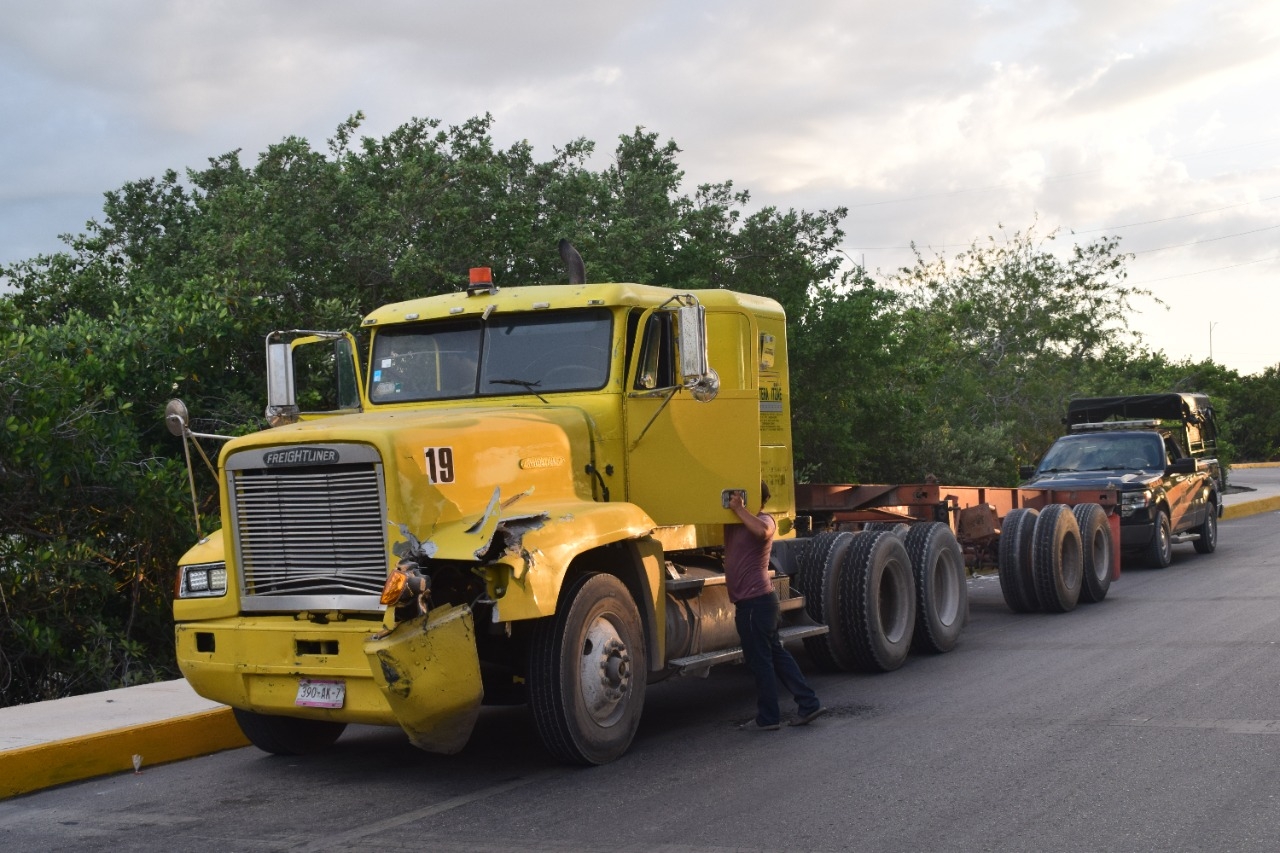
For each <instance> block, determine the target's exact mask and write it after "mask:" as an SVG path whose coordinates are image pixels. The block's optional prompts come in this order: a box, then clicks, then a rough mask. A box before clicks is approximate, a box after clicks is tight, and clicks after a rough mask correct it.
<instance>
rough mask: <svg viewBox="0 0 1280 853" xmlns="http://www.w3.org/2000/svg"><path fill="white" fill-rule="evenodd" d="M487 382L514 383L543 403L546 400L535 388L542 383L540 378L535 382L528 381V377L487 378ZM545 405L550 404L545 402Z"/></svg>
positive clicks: (495, 383)
mask: <svg viewBox="0 0 1280 853" xmlns="http://www.w3.org/2000/svg"><path fill="white" fill-rule="evenodd" d="M488 382H489V384H490V385H516V386H518V387H520V388H523V389H524V390H526V391H528V392H529V393H530V394H532V395H533V396H535V397H537V398H538V399H539V400H541V401H542V402H544V403H546V402H547V400H546V398H545V397H543V396H542V395H541V394H539V393H538V392H537V390H536V389H537V387H538V386H539V385H541V384H542V381H541V380H539V381H537V382H530V381H529V380H528V379H490V380H488ZM547 405H551V404H550V403H547Z"/></svg>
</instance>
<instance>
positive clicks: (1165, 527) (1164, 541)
mask: <svg viewBox="0 0 1280 853" xmlns="http://www.w3.org/2000/svg"><path fill="white" fill-rule="evenodd" d="M1215 529H1216V527H1215ZM1142 558H1143V561H1144V562H1145V563H1146V564H1147V565H1148V566H1150V567H1151V568H1153V569H1166V568H1168V567H1169V564H1170V563H1172V562H1173V539H1172V534H1171V533H1170V532H1169V513H1167V512H1165V511H1164V510H1163V509H1157V510H1156V524H1155V530H1154V531H1152V533H1151V542H1150V543H1149V544H1148V545H1147V549H1146V551H1144V552H1143V554H1142Z"/></svg>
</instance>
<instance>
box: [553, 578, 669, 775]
mask: <svg viewBox="0 0 1280 853" xmlns="http://www.w3.org/2000/svg"><path fill="white" fill-rule="evenodd" d="M645 660H646V658H645V648H644V633H643V631H642V630H641V627H640V614H639V612H638V611H637V609H636V605H635V602H634V601H633V600H632V598H631V594H630V593H629V592H628V591H627V588H626V586H624V585H623V583H622V581H620V580H618V579H617V578H616V577H614V576H613V575H608V574H590V575H585V576H583V577H582V578H579V579H578V580H577V581H576V582H575V583H574V584H573V586H572V587H571V588H570V589H569V590H568V592H567V593H566V594H565V596H564V598H563V600H562V601H561V604H560V609H559V612H557V613H556V615H555V616H548V617H546V618H545V619H541V620H539V622H538V624H537V626H536V627H535V628H534V632H533V639H532V643H531V644H530V660H529V704H530V707H531V708H532V711H533V719H534V723H535V725H536V726H537V729H538V736H539V738H541V740H542V743H543V745H544V746H545V747H546V748H547V751H548V752H550V753H551V754H552V755H553V756H555V757H556V758H557V759H559V760H560V761H564V762H566V763H570V764H605V763H607V762H610V761H613V760H614V759H615V758H618V757H619V756H621V755H622V754H623V753H624V752H626V751H627V747H628V746H630V745H631V739H632V738H633V737H635V733H636V727H637V726H638V725H639V724H640V712H641V710H642V708H643V706H644V692H645V680H646V666H645Z"/></svg>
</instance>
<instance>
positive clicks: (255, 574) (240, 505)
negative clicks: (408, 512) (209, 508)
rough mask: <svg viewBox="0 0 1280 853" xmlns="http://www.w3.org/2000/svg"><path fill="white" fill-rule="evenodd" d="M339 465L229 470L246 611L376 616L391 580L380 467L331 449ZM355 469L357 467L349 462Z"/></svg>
mask: <svg viewBox="0 0 1280 853" xmlns="http://www.w3.org/2000/svg"><path fill="white" fill-rule="evenodd" d="M325 447H326V449H336V450H337V451H338V452H339V453H340V454H341V459H342V461H341V462H340V463H339V464H325V465H308V466H298V467H273V468H267V467H250V466H251V465H256V466H261V460H262V458H263V456H264V454H263V452H262V451H243V452H241V453H238V454H236V455H235V456H233V457H232V458H231V459H229V460H228V462H227V473H228V477H229V482H228V491H229V494H230V497H231V513H232V518H233V522H234V532H235V548H236V557H237V564H238V565H239V567H240V578H241V591H242V593H243V597H242V599H241V601H242V606H243V608H244V609H245V610H351V609H358V610H378V609H380V608H381V605H380V604H379V602H378V597H379V595H380V594H381V592H382V585H383V583H384V581H385V580H386V576H387V560H388V557H387V544H386V530H387V526H386V522H385V521H384V519H385V516H386V513H385V509H384V501H383V483H382V466H381V465H380V464H379V463H378V462H377V461H371V460H376V459H377V456H376V454H375V453H374V452H373V451H372V450H371V449H369V448H366V447H362V446H358V445H353V446H349V447H348V446H343V445H326V446H325ZM348 460H351V461H350V462H348Z"/></svg>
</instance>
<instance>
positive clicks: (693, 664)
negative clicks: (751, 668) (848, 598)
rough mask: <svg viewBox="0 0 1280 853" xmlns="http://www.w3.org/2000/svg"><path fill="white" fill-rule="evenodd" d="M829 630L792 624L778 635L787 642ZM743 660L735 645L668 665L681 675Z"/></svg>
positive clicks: (672, 661)
mask: <svg viewBox="0 0 1280 853" xmlns="http://www.w3.org/2000/svg"><path fill="white" fill-rule="evenodd" d="M792 600H794V599H792ZM800 603H801V604H804V600H803V599H800ZM784 604H785V602H784ZM827 630H828V629H827V626H826V625H790V626H787V627H785V628H779V629H778V637H779V638H780V639H781V640H782V642H784V643H785V642H787V641H788V640H801V639H804V638H805V637H820V636H822V635H823V634H825V633H827ZM741 660H742V647H741V646H734V647H732V648H728V649H720V650H718V651H714V652H703V653H702V654H700V655H689V656H688V657H684V658H675V659H674V660H671V661H668V662H667V667H668V668H670V669H674V670H675V671H676V672H677V673H679V674H680V675H693V674H700V673H701V672H705V671H706V670H709V669H711V667H713V666H716V665H718V664H722V663H738V662H739V661H741Z"/></svg>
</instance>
